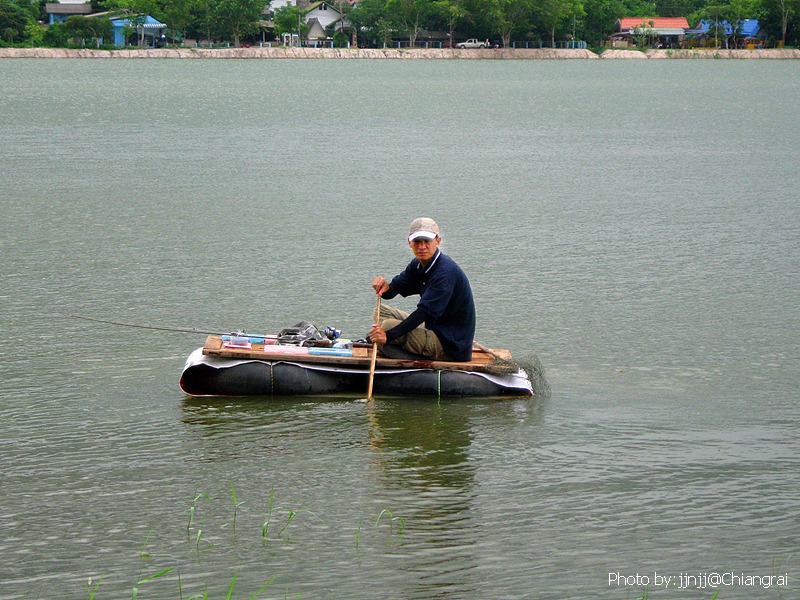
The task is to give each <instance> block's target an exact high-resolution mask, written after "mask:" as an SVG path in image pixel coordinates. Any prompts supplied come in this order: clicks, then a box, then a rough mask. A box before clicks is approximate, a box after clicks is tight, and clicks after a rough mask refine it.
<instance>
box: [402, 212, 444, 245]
mask: <svg viewBox="0 0 800 600" xmlns="http://www.w3.org/2000/svg"><path fill="white" fill-rule="evenodd" d="M437 237H439V226H438V225H437V224H436V221H434V220H433V219H429V218H428V217H420V218H419V219H414V220H413V221H412V222H411V226H410V227H409V228H408V241H409V242H413V241H414V240H418V239H420V238H424V239H426V240H433V239H436V238H437Z"/></svg>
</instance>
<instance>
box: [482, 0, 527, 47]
mask: <svg viewBox="0 0 800 600" xmlns="http://www.w3.org/2000/svg"><path fill="white" fill-rule="evenodd" d="M535 6H536V5H535V4H534V0H486V2H485V7H486V17H487V18H488V24H489V26H490V27H491V29H492V31H493V32H494V33H496V34H498V35H499V36H500V38H501V39H502V40H503V47H504V48H508V47H509V46H510V45H511V35H512V34H513V33H514V32H515V31H518V30H519V29H522V28H524V27H525V26H527V25H528V24H530V23H531V18H532V16H533V12H534V10H535Z"/></svg>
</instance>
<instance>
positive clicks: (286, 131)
mask: <svg viewBox="0 0 800 600" xmlns="http://www.w3.org/2000/svg"><path fill="white" fill-rule="evenodd" d="M798 93H800V64H798V63H797V62H790V61H752V62H750V61H741V62H735V61H708V62H706V61H674V62H672V61H577V62H566V61H565V62H556V61H553V62H548V61H541V62H513V63H512V62H501V61H492V62H489V61H487V62H475V63H472V62H469V63H468V62H456V61H453V62H424V61H408V62H406V61H352V62H350V61H289V60H284V61H277V60H276V61H266V60H265V61H234V60H230V61H227V60H219V61H201V60H198V61H177V60H173V61H169V60H165V61H160V60H108V61H103V60H84V61H81V60H50V61H46V60H33V59H27V60H12V59H7V60H4V61H0V139H1V140H2V144H0V164H2V165H3V166H2V176H1V177H0V231H2V238H0V250H1V251H2V262H1V263H0V276H2V284H3V285H2V289H1V290H0V299H1V300H2V302H0V332H2V333H1V334H0V341H2V344H1V345H0V375H1V376H2V383H3V385H2V389H0V423H2V425H0V427H1V428H2V429H1V431H2V436H0V465H2V466H0V469H1V470H0V474H1V475H2V486H1V487H0V554H1V555H2V557H3V560H2V561H0V598H2V599H12V598H52V597H66V598H81V597H88V596H89V591H88V589H87V587H86V586H87V582H88V580H89V579H90V578H91V580H92V584H91V587H92V588H94V586H95V585H97V583H98V582H99V587H98V588H97V596H96V597H97V598H125V597H131V596H132V595H133V588H134V587H137V585H138V588H139V589H138V597H139V598H177V597H180V596H181V594H183V597H189V596H191V595H192V594H202V593H203V592H204V591H206V590H208V593H209V595H210V596H211V597H213V598H218V597H224V595H225V594H226V593H227V590H228V587H229V585H230V583H231V580H232V579H233V577H234V576H236V577H237V579H236V582H235V593H236V595H237V597H248V596H249V595H250V594H252V593H253V592H255V591H256V590H257V589H258V588H259V587H261V586H262V585H264V584H265V583H267V582H268V581H270V580H271V579H272V578H273V577H274V580H273V583H272V584H271V586H270V587H268V588H267V590H266V591H265V592H264V594H263V595H262V597H268V598H284V597H292V598H295V597H300V598H401V599H406V598H434V597H436V598H459V599H460V598H470V599H482V598H567V597H569V598H575V597H578V598H638V597H640V596H641V595H642V594H643V592H644V590H645V588H647V590H648V597H649V598H703V599H705V598H710V597H711V596H712V595H713V593H714V591H715V590H716V589H717V587H718V586H717V585H715V584H714V580H713V578H712V579H710V581H709V579H708V578H707V579H705V580H704V579H703V578H702V576H704V575H705V576H709V575H711V574H713V573H719V574H720V575H723V574H727V578H724V579H723V582H722V585H720V586H719V587H720V594H719V598H721V599H722V598H742V599H745V598H794V597H797V596H798V593H799V592H798V590H799V589H800V588H799V587H798V583H797V578H798V576H800V565H799V564H798V553H797V550H798V547H799V546H800V526H799V525H798V523H799V522H800V501H798V498H799V497H800V485H799V484H800V476H798V472H800V469H798V467H800V464H799V463H800V460H798V451H799V450H800V442H799V441H798V433H797V431H798V427H799V426H800V418H799V417H798V409H797V390H798V368H799V367H800V364H798V363H799V362H800V361H799V360H798V356H800V348H798V343H797V331H798V326H799V325H800V322H799V321H800V319H799V318H798V310H797V308H798V300H800V297H799V294H798V291H800V290H799V288H800V286H799V285H798V279H797V273H798V267H799V266H800V236H798V231H800V222H799V221H800V219H799V218H798V214H799V213H798V207H797V190H798V189H800V170H798V168H797V164H798V163H797V140H798V139H800V120H798V119H797V98H798ZM421 214H426V215H430V216H433V217H435V218H436V219H437V220H438V221H439V223H440V224H441V225H442V228H443V236H444V242H443V249H444V251H445V252H447V253H449V254H450V255H452V256H453V257H454V258H456V260H458V261H459V263H461V264H462V266H463V267H464V268H465V270H466V271H467V272H468V274H469V276H470V279H471V281H472V284H473V287H474V289H475V293H476V299H477V305H478V319H479V324H478V334H477V337H478V339H479V340H481V341H483V342H484V343H488V344H491V345H495V346H500V347H508V348H510V349H511V350H512V352H513V353H514V354H515V355H516V356H517V357H526V356H530V355H536V356H538V358H539V359H540V360H541V362H542V363H543V364H544V367H545V369H546V372H547V377H548V380H549V382H550V385H551V387H552V394H551V395H550V397H546V398H533V399H523V400H509V401H502V402H498V401H487V400H480V399H474V400H470V399H467V400H459V401H452V400H446V401H445V400H443V401H441V402H437V401H436V399H415V400H409V399H396V398H380V399H378V401H377V402H376V403H375V406H374V407H368V406H366V405H365V404H364V403H362V402H358V401H355V400H354V399H353V398H326V397H322V398H309V399H303V398H300V399H290V398H277V399H274V400H271V401H265V400H264V399H256V400H252V399H251V400H237V399H202V400H197V399H189V398H186V397H185V396H184V395H183V394H182V392H181V391H180V389H179V388H178V385H177V381H178V377H179V374H180V370H181V367H182V366H183V361H184V359H185V358H186V356H187V355H188V354H189V353H190V352H191V351H192V350H193V349H194V348H196V347H198V346H200V345H202V341H203V336H202V335H199V334H198V335H194V334H179V333H167V332H160V331H155V330H142V329H131V328H123V327H113V326H103V325H98V324H92V323H88V322H85V321H80V320H77V319H74V318H69V317H68V316H66V315H70V314H80V315H89V316H94V317H99V318H105V319H112V320H118V321H125V322H133V323H140V324H149V325H155V326H173V327H175V326H177V327H196V328H200V329H210V330H225V331H227V330H231V329H235V328H245V329H247V330H249V331H252V332H256V331H260V332H274V331H276V330H278V329H280V328H283V327H286V326H290V325H292V324H294V323H295V322H297V321H299V320H301V319H307V320H310V321H313V322H315V323H317V324H319V325H321V326H324V325H334V326H337V327H339V328H341V329H344V331H345V334H346V335H348V336H350V337H361V336H362V335H363V334H364V333H365V332H366V330H367V329H368V327H369V315H370V313H371V310H372V307H373V300H374V295H373V294H372V293H371V288H370V287H369V281H370V280H371V279H372V277H374V276H375V275H378V274H383V275H393V274H394V273H396V272H397V271H399V269H400V268H402V266H403V265H404V264H405V263H406V261H407V260H408V259H409V258H410V253H409V251H408V249H407V246H405V245H404V238H403V233H404V229H405V227H406V226H407V223H408V222H409V221H410V220H411V219H412V218H414V217H417V216H419V215H421ZM399 305H400V306H401V307H402V306H405V307H407V308H410V307H413V303H406V304H404V303H403V302H400V303H399ZM232 488H233V490H234V491H235V494H236V503H237V507H236V508H234V501H233V497H232V493H231V489H232ZM173 566H174V567H175V568H174V569H173V570H172V571H170V572H169V573H167V574H166V575H163V576H161V577H159V578H156V579H154V580H152V581H145V582H143V583H141V584H137V582H138V581H140V580H142V579H144V578H147V577H149V576H151V575H153V574H156V573H158V572H160V571H161V570H163V569H166V568H168V567H173ZM637 574H638V575H639V579H638V580H636V577H635V576H636V575H637ZM656 574H658V575H659V576H661V577H668V576H672V577H673V579H672V583H673V584H677V587H676V586H673V587H671V588H666V589H665V588H664V586H663V582H664V580H663V579H660V580H658V581H657V580H656ZM784 574H786V575H787V576H788V582H785V584H784V585H779V583H780V582H779V581H774V580H773V582H772V583H773V585H772V587H769V588H765V587H764V585H760V586H759V585H758V582H756V581H754V580H753V579H752V577H753V576H756V577H761V578H763V579H761V580H760V581H761V582H762V584H763V583H764V582H769V579H768V577H769V576H771V575H774V576H778V575H781V576H782V575H784ZM686 575H689V576H691V579H690V578H688V577H686ZM732 575H735V576H736V577H738V578H739V579H738V580H734V579H732ZM681 576H684V578H683V579H680V577H681ZM645 577H647V578H649V584H648V581H645V579H644V578H645ZM747 577H750V579H746V578H747ZM610 579H612V580H613V581H612V582H611V583H610ZM704 583H705V584H706V585H708V586H709V587H706V588H705V589H697V588H698V587H699V586H702V585H703V584H704ZM682 587H683V588H688V589H681V588H682Z"/></svg>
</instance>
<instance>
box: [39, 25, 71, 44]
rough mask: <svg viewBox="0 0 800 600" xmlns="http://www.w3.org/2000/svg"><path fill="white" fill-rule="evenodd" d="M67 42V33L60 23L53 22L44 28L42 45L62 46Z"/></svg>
mask: <svg viewBox="0 0 800 600" xmlns="http://www.w3.org/2000/svg"><path fill="white" fill-rule="evenodd" d="M67 44H69V35H67V32H66V31H64V27H63V25H62V24H61V23H53V24H52V25H50V26H49V27H48V28H47V29H45V30H44V35H43V36H42V45H43V46H46V47H48V48H63V47H65V46H66V45H67Z"/></svg>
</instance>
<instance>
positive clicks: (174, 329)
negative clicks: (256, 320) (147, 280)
mask: <svg viewBox="0 0 800 600" xmlns="http://www.w3.org/2000/svg"><path fill="white" fill-rule="evenodd" d="M67 316H68V317H70V318H73V319H82V320H84V321H92V322H94V323H103V324H104V325H117V326H119V327H134V328H136V329H153V330H155V331H172V332H176V333H203V334H206V335H230V334H228V333H220V332H218V331H204V330H202V329H194V328H191V329H190V328H188V327H158V326H156V325H140V324H137V323H123V322H122V321H111V320H109V319H98V318H96V317H87V316H85V315H67ZM235 335H246V334H245V333H244V332H242V331H237V332H235Z"/></svg>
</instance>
